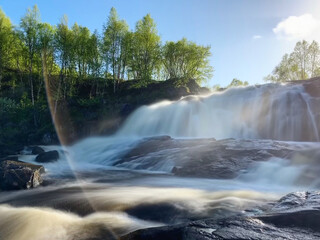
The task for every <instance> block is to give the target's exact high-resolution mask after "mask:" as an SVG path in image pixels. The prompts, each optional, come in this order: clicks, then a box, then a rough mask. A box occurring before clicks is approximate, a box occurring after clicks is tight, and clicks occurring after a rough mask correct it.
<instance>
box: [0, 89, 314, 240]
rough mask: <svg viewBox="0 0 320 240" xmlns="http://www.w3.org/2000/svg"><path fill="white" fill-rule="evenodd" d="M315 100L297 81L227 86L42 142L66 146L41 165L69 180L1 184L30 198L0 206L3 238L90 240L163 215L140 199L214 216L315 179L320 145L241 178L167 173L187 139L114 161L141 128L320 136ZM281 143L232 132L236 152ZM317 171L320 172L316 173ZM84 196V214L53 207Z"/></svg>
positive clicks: (6, 196)
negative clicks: (112, 129) (21, 186)
mask: <svg viewBox="0 0 320 240" xmlns="http://www.w3.org/2000/svg"><path fill="white" fill-rule="evenodd" d="M318 104H320V102H319V99H316V98H312V97H311V96H309V95H308V94H307V93H306V92H305V90H304V88H303V87H302V86H301V85H291V86H279V85H274V84H269V85H265V86H259V87H248V88H237V89H230V90H228V91H226V92H224V93H219V94H213V95H211V96H208V97H195V96H193V97H187V98H183V99H181V100H180V101H177V102H168V101H165V102H161V103H157V104H154V105H151V106H145V107H141V108H139V109H138V110H137V111H135V112H134V113H133V114H132V115H131V116H130V117H129V119H128V120H127V121H126V123H125V124H124V126H123V127H122V128H121V129H120V130H119V132H118V133H117V134H116V135H115V136H112V137H94V138H87V139H85V140H83V141H81V142H79V143H77V144H75V145H73V146H70V147H58V146H47V147H45V146H43V147H44V149H45V150H46V151H49V150H53V149H57V150H59V153H60V159H59V161H58V162H54V163H45V164H44V166H45V168H46V171H47V175H46V176H45V177H46V178H49V179H51V178H61V179H62V180H61V181H65V182H63V184H61V182H58V184H55V185H52V186H48V187H43V188H38V189H34V190H30V191H19V192H10V193H0V202H2V203H6V204H8V203H11V202H14V203H16V204H17V203H18V204H17V206H25V207H12V206H8V205H3V204H2V205H0V239H1V240H29V239H30V240H31V239H32V240H42V239H47V240H60V239H66V240H74V239H79V240H80V239H81V240H82V239H86V240H87V239H91V238H93V237H94V236H98V237H101V234H102V236H103V237H104V238H106V236H109V235H108V232H109V233H110V234H111V232H112V233H115V235H117V236H121V235H123V234H126V233H127V232H130V231H133V230H135V229H139V228H146V227H153V226H159V225H163V224H164V222H161V221H151V220H150V221H149V220H148V221H144V220H142V219H139V218H137V217H134V216H132V215H129V214H127V213H126V212H125V210H127V209H130V208H132V207H136V206H140V205H142V204H151V205H152V204H155V205H157V204H162V203H168V204H171V205H173V206H175V207H176V208H177V209H179V210H181V211H186V212H188V214H191V215H192V216H203V217H212V216H213V215H214V214H215V211H214V210H216V209H227V210H231V211H238V212H241V211H244V210H245V209H248V208H249V209H252V208H255V207H257V206H261V205H263V204H265V203H266V202H270V201H275V200H277V199H279V198H280V197H281V196H283V195H284V194H286V193H288V192H291V191H296V190H308V189H310V188H313V187H315V188H316V187H318V186H319V185H317V183H319V180H318V174H317V173H318V170H317V169H316V171H312V169H313V167H314V166H316V165H317V164H318V159H319V158H318V156H319V152H315V155H312V154H309V155H308V154H300V153H299V154H297V155H295V156H292V158H291V160H290V161H289V160H288V159H283V158H271V159H269V160H268V161H262V162H257V163H256V164H254V165H252V168H251V169H248V170H247V171H244V172H242V173H241V174H240V176H239V177H237V178H235V179H224V180H221V179H206V178H188V177H176V176H173V175H172V174H170V172H171V170H172V169H173V167H175V166H177V165H179V164H181V163H183V161H184V160H185V158H184V155H185V154H186V153H185V152H184V151H185V150H184V149H183V148H180V149H179V148H172V149H162V150H159V151H157V150H155V151H154V152H151V153H149V154H146V155H144V156H141V157H139V158H136V159H134V160H132V161H127V162H123V163H121V164H117V165H116V166H114V164H115V163H117V161H119V160H121V158H122V157H123V156H124V155H125V154H126V153H128V152H129V151H130V150H132V149H134V148H135V147H136V146H137V145H138V144H139V143H141V141H143V140H142V137H144V136H156V135H171V136H172V137H177V138H182V137H188V138H201V137H214V138H217V139H220V138H229V137H234V138H268V139H269V138H272V139H281V140H295V141H298V140H304V141H319V111H318ZM199 141H200V140H199ZM200 146H201V142H199V147H200ZM319 146H320V145H319V143H298V142H296V143H293V142H282V143H281V144H280V147H283V148H292V149H296V150H302V149H306V150H308V151H309V150H310V149H311V150H312V149H316V148H319ZM277 147H278V145H277V144H275V145H274V144H273V142H272V141H269V140H264V141H257V140H253V141H248V142H244V143H243V144H242V145H241V146H239V145H238V143H237V141H234V142H230V143H229V144H228V145H226V149H227V150H231V151H232V150H233V151H234V150H237V149H239V150H250V149H251V150H252V149H261V151H265V150H270V149H271V150H277ZM35 157H36V156H35V155H22V156H20V160H23V161H26V162H31V163H36V162H35V161H34V160H35ZM310 169H311V170H310ZM88 172H90V174H88ZM314 172H315V173H316V176H314V175H311V176H310V174H311V173H314ZM70 173H75V174H76V176H77V178H78V179H77V180H78V181H74V180H70V179H68V180H66V179H65V178H64V176H65V175H68V174H70ZM83 173H87V175H81V174H83ZM306 175H307V176H306ZM305 178H307V180H308V181H307V180H305ZM301 179H303V180H304V181H301ZM55 180H56V179H55ZM299 183H300V185H299ZM301 183H303V184H301ZM76 187H79V189H77V188H76ZM52 193H54V194H52ZM83 201H88V202H89V205H90V206H91V207H92V208H93V209H94V210H95V211H96V212H95V213H90V214H89V215H86V216H84V217H81V216H79V215H77V214H76V213H70V212H64V211H61V210H57V209H53V208H58V209H60V208H59V207H57V206H60V207H61V206H62V209H64V208H63V206H64V204H65V203H67V204H74V205H75V208H78V209H80V210H82V209H85V208H86V207H87V206H86V205H85V204H84V203H83ZM30 206H36V207H30ZM44 206H47V208H43V207H44ZM50 207H51V208H50ZM151 214H152V213H151ZM175 217H176V216H171V218H172V219H175ZM179 221H181V219H177V220H176V222H178V223H179ZM103 237H102V239H104V238H103ZM110 239H112V238H111V235H110Z"/></svg>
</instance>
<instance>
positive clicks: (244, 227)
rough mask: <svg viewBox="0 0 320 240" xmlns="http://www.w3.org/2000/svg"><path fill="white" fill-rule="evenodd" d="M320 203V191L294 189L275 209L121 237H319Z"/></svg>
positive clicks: (186, 239)
mask: <svg viewBox="0 0 320 240" xmlns="http://www.w3.org/2000/svg"><path fill="white" fill-rule="evenodd" d="M284 206H285V207H284ZM288 206H290V207H288ZM319 207H320V192H304V193H293V194H289V195H287V196H285V197H284V198H282V199H280V200H279V201H278V202H277V203H275V204H274V206H273V207H272V208H271V209H267V210H266V212H264V213H262V214H257V215H255V216H250V217H249V216H246V215H239V216H236V217H235V216H232V217H222V218H214V219H206V220H201V221H193V222H189V223H186V224H179V225H173V226H165V227H156V228H148V229H141V230H137V231H135V232H132V233H129V234H127V235H125V236H123V237H121V238H120V239H121V240H138V239H139V240H147V239H153V240H161V239H168V240H171V239H172V240H173V239H174V240H193V239H198V240H210V239H219V240H224V239H229V240H232V239H234V240H236V239H242V240H251V239H257V240H274V239H287V240H295V239H306V240H311V239H319V238H320V222H319V221H318V219H319V217H320V208H319Z"/></svg>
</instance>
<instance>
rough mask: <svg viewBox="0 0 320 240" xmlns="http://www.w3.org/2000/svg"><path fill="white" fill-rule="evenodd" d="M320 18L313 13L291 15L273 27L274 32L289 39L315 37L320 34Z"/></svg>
mask: <svg viewBox="0 0 320 240" xmlns="http://www.w3.org/2000/svg"><path fill="white" fill-rule="evenodd" d="M319 31H320V20H318V19H316V18H315V17H313V16H312V14H303V15H301V16H290V17H288V18H286V19H284V20H283V21H281V22H279V23H278V25H277V26H276V27H275V28H273V32H274V33H275V34H276V36H277V37H279V38H284V39H287V40H301V39H314V38H315V37H318V36H319Z"/></svg>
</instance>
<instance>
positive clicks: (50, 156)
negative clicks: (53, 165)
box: [35, 150, 59, 163]
mask: <svg viewBox="0 0 320 240" xmlns="http://www.w3.org/2000/svg"><path fill="white" fill-rule="evenodd" d="M58 159H59V152H58V151H56V150H53V151H48V152H43V153H40V154H39V155H38V156H37V157H36V159H35V161H36V162H39V163H46V162H55V161H57V160H58Z"/></svg>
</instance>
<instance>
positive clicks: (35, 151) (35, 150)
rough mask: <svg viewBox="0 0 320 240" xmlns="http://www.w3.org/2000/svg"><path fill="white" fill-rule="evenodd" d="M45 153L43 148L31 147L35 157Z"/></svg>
mask: <svg viewBox="0 0 320 240" xmlns="http://www.w3.org/2000/svg"><path fill="white" fill-rule="evenodd" d="M43 152H45V151H44V150H43V148H42V147H39V146H34V147H31V153H32V154H34V155H38V154H40V153H43Z"/></svg>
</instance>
